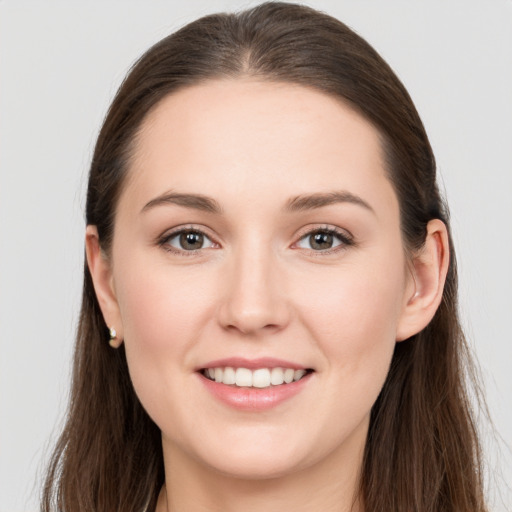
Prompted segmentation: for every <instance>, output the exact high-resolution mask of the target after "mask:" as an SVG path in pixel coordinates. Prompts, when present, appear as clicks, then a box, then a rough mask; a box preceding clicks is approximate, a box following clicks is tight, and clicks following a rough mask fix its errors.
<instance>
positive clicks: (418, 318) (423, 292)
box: [396, 219, 450, 341]
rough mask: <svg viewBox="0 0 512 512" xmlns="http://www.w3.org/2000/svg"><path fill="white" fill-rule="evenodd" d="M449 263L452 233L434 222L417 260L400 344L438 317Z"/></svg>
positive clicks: (398, 336)
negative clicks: (449, 235)
mask: <svg viewBox="0 0 512 512" xmlns="http://www.w3.org/2000/svg"><path fill="white" fill-rule="evenodd" d="M449 262H450V254H449V244H448V231H447V229H446V226H445V224H444V222H442V221H441V220H439V219H433V220H431V221H430V222H429V223H428V224H427V237H426V240H425V244H424V246H423V247H422V248H421V250H420V251H419V253H417V254H416V255H414V257H413V261H412V264H411V273H410V275H409V277H408V279H409V283H408V285H407V287H406V288H407V291H406V297H405V300H406V303H405V304H404V306H403V309H402V314H401V316H400V319H399V323H398V328H397V334H396V340H397V341H403V340H406V339H407V338H410V337H411V336H413V335H415V334H417V333H418V332H420V331H421V330H422V329H424V328H425V327H426V326H427V325H428V324H429V322H430V321H431V320H432V318H433V317H434V315H435V313H436V311H437V308H438V307H439V304H440V303H441V300H442V298H443V289H444V283H445V280H446V274H447V272H448V265H449Z"/></svg>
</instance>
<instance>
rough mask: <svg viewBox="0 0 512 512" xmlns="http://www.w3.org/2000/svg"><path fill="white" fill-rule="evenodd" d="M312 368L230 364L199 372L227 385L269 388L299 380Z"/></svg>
mask: <svg viewBox="0 0 512 512" xmlns="http://www.w3.org/2000/svg"><path fill="white" fill-rule="evenodd" d="M311 371H312V370H306V369H299V370H295V369H293V368H279V367H278V368H258V369H255V370H250V369H248V368H234V367H231V366H226V367H215V368H204V369H203V370H201V373H202V375H203V376H204V377H206V378H207V379H209V380H211V381H214V382H217V383H222V384H226V385H229V386H236V387H245V388H251V387H252V388H260V389H262V388H269V387H272V386H281V385H283V384H290V383H292V382H297V381H299V380H301V379H302V378H303V377H304V376H305V375H307V374H308V373H310V372H311Z"/></svg>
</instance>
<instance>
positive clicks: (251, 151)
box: [127, 79, 394, 205]
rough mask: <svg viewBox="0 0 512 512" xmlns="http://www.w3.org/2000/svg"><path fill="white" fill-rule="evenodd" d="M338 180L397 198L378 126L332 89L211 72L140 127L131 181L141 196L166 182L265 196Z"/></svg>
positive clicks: (135, 195)
mask: <svg viewBox="0 0 512 512" xmlns="http://www.w3.org/2000/svg"><path fill="white" fill-rule="evenodd" d="M333 187H336V188H347V187H348V188H351V189H352V190H350V191H351V192H353V193H362V192H365V194H366V195H367V196H370V199H371V196H372V195H373V196H374V199H378V197H377V196H378V195H379V194H381V193H382V190H380V189H382V188H385V189H386V191H385V192H386V194H385V195H387V196H388V200H389V199H391V200H393V199H394V193H393V191H392V190H391V187H390V183H389V182H388V179H387V176H386V172H385V170H384V165H383V158H382V148H381V141H380V137H379V133H378V131H377V130H376V129H375V128H374V127H373V125H372V124H371V123H369V122H368V121H367V120H366V119H365V118H363V117H362V116H361V115H360V114H358V113H357V112H356V111H355V110H354V109H353V108H351V107H350V106H349V105H347V104H346V103H344V102H342V101H341V100H338V99H336V98H333V97H331V96H329V95H327V94H324V93H321V92H319V91H316V90H313V89H310V88H307V87H303V86H297V85H292V84H288V83H274V82H258V81H255V80H249V79H237V80H218V81H209V82H206V83H203V84H200V85H194V86H191V87H187V88H184V89H181V90H179V91H177V92H176V93H173V94H170V95H168V96H167V97H165V98H164V99H163V100H162V101H160V103H159V104H157V105H156V107H155V108H154V109H153V110H152V111H151V112H150V113H149V114H148V116H147V117H146V119H145V120H144V122H143V124H142V126H141V130H140V132H139V135H138V137H137V140H136V144H135V151H134V158H133V160H132V163H131V165H130V171H129V179H128V186H127V188H128V192H129V194H130V195H131V196H132V197H131V200H130V202H131V203H133V202H134V201H135V202H137V203H139V205H140V204H141V203H142V202H143V201H148V200H150V199H151V198H152V197H154V196H157V195H159V194H162V192H164V191H165V190H166V189H178V190H180V189H183V190H186V191H190V189H193V191H194V192H197V193H203V194H206V195H211V196H214V197H217V196H218V197H221V198H222V197H225V198H228V197H229V196H230V195H231V196H233V197H238V198H240V196H243V197H244V198H245V200H247V201H250V200H252V199H255V198H257V197H259V199H258V200H259V201H263V200H264V198H263V197H262V196H265V197H269V194H270V195H272V198H275V196H276V194H275V191H276V190H281V191H283V194H286V195H287V196H291V195H300V194H305V193H308V192H312V191H313V189H314V191H315V192H321V191H331V189H332V188H333ZM365 189H366V191H365ZM269 199H270V197H269ZM381 199H382V198H381Z"/></svg>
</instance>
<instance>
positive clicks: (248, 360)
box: [111, 80, 413, 478]
mask: <svg viewBox="0 0 512 512" xmlns="http://www.w3.org/2000/svg"><path fill="white" fill-rule="evenodd" d="M111 257H112V272H113V273H112V286H113V290H114V291H115V292H114V293H115V298H116V301H117V305H118V308H119V309H118V311H119V324H120V325H117V326H116V327H117V328H118V331H121V332H122V335H123V337H124V342H125V346H126V354H127V358H128V365H129V369H130V374H131V377H132V380H133V384H134V387H135V390H136V392H137V395H138V396H139V398H140V400H141V402H142V404H143V406H144V407H145V409H146V410H147V412H148V413H149V415H150V416H151V417H152V418H153V420H154V421H155V422H156V424H157V425H158V426H159V427H160V429H161V430H162V439H163V446H164V453H165V455H166V457H168V458H169V460H180V461H188V462H189V463H192V464H194V465H196V466H198V467H202V468H214V469H216V470H218V471H221V472H223V473H226V474H230V475H237V476H245V477H251V478H258V477H269V476H278V475H284V474H287V473H289V472H291V471H296V470H300V469H305V468H308V467H312V466H313V465H315V464H321V463H325V464H330V462H336V461H340V460H345V461H353V462H354V464H356V463H359V461H360V458H361V454H362V450H363V447H364V443H365V437H366V433H367V428H368V420H369V414H370V409H371V407H372V405H373V403H374V402H375V400H376V398H377V396H378V394H379V391H380V390H381V387H382V385H383V383H384V380H385V378H386V374H387V372H388V367H389V364H390V360H391V356H392V353H393V349H394V346H395V342H396V340H397V337H398V334H397V333H398V331H399V329H400V323H401V320H402V316H403V312H404V309H405V307H406V304H407V301H408V299H409V298H410V296H411V294H412V293H413V285H412V283H411V281H412V279H411V278H409V277H408V276H409V275H408V272H407V270H406V268H407V267H406V263H405V259H404V251H403V246H402V241H401V234H400V225H399V208H398V203H397V198H396V196H395V193H394V191H393V188H392V186H391V184H390V182H389V181H388V179H387V177H386V173H385V170H384V164H383V157H382V152H381V145H380V142H379V136H378V133H377V131H376V130H375V129H374V128H373V127H372V125H371V124H369V123H368V122H367V121H366V120H365V119H363V118H362V117H361V116H360V115H358V114H357V113H355V112H354V111H353V110H352V109H351V108H349V107H348V106H347V105H345V104H343V103H341V102H339V101H337V100H335V99H333V98H331V97H329V96H327V95H324V94H322V93H319V92H316V91H314V90H310V89H307V88H303V87H300V86H293V85H289V84H275V83H268V82H256V81H251V80H225V81H220V80H219V81H211V82H208V83H205V84H202V85H198V86H193V87H189V88H186V89H184V90H181V91H179V92H177V93H175V94H172V95H170V96H168V97H167V98H165V99H164V100H163V101H162V102H161V103H160V104H159V105H158V106H157V107H156V108H155V109H154V110H153V111H152V112H151V113H150V115H149V116H148V117H147V118H146V120H145V121H144V123H143V127H142V131H141V134H140V137H139V138H138V139H137V143H136V151H135V157H134V159H133V162H132V164H131V166H130V169H129V177H128V179H127V182H126V186H125V188H124V189H123V193H122V195H121V198H120V201H119V204H118V210H117V215H116V222H115V231H114V239H113V246H112V256H111ZM226 368H228V369H227V370H226ZM280 369H281V370H280ZM256 370H258V371H256ZM286 370H287V371H286ZM301 370H302V371H301ZM302 374H304V375H303V376H302ZM301 376H302V378H300V379H299V380H297V381H293V382H291V383H286V382H283V379H285V381H288V380H290V378H292V379H293V378H299V377H301ZM215 378H216V379H217V381H218V382H215V380H211V379H215ZM232 382H235V384H233V383H232ZM251 382H252V387H251V385H250V384H251ZM281 382H283V383H281Z"/></svg>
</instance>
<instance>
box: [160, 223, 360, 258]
mask: <svg viewBox="0 0 512 512" xmlns="http://www.w3.org/2000/svg"><path fill="white" fill-rule="evenodd" d="M183 233H194V234H200V235H202V236H204V237H205V238H207V239H208V240H210V241H211V242H212V243H213V244H215V243H216V242H214V241H213V240H211V238H210V237H209V236H208V235H207V234H206V233H205V232H204V231H203V230H201V229H198V228H194V227H192V226H191V227H186V228H180V229H177V230H176V231H172V232H171V233H166V234H165V235H163V236H162V237H160V238H159V239H158V241H157V243H158V245H159V246H160V247H162V249H164V250H165V251H167V252H170V253H173V254H176V255H178V256H185V257H187V256H195V255H197V253H199V252H200V251H202V250H203V249H193V250H190V251H187V250H185V249H176V248H174V247H172V246H170V245H169V241H170V240H172V239H173V238H176V237H177V236H179V235H181V234H183ZM317 233H325V234H328V235H332V236H334V237H336V238H337V239H338V240H339V241H340V242H341V243H340V244H339V245H337V246H335V247H331V248H330V249H326V250H318V251H315V250H314V249H306V250H307V251H308V252H310V254H312V255H314V256H325V255H329V254H333V253H337V252H340V251H343V250H345V249H346V248H347V247H350V246H354V245H355V241H354V239H353V237H352V236H351V235H350V234H348V233H347V232H346V231H342V230H340V229H337V228H334V227H330V226H324V227H320V228H314V229H310V230H309V231H306V232H304V233H302V234H301V235H300V237H299V239H298V241H297V242H295V243H296V244H297V243H298V242H300V241H301V240H304V239H305V238H307V237H309V236H312V235H315V234H317Z"/></svg>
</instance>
